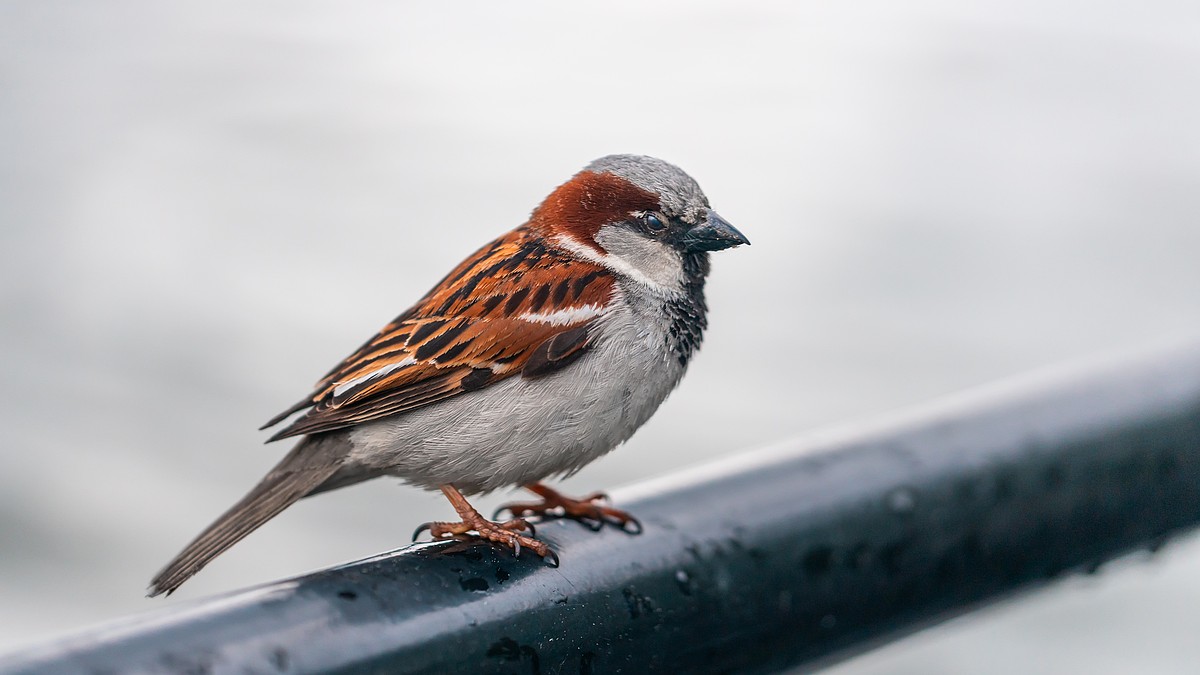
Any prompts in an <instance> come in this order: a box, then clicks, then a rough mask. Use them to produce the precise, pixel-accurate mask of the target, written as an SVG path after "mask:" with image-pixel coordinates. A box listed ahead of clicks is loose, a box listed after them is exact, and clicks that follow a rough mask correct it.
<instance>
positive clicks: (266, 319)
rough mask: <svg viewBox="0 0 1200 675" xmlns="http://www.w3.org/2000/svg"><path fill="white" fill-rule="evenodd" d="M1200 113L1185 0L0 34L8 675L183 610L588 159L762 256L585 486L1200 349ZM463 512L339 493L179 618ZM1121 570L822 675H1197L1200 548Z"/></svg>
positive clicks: (266, 535)
mask: <svg viewBox="0 0 1200 675" xmlns="http://www.w3.org/2000/svg"><path fill="white" fill-rule="evenodd" d="M1198 119H1200V5H1197V4H1196V3H1195V2H1171V1H1167V0H1150V1H1147V2H1133V1H1132V0H1125V1H1117V2H1108V3H1082V2H1065V1H1062V0H1053V1H1049V2H1047V1H1040V2H1033V1H1031V0H1009V1H1006V2H999V1H994V2H975V3H952V2H937V1H933V0H916V1H914V2H908V3H891V2H883V1H882V0H879V1H875V2H865V3H863V2H860V3H839V2H832V1H821V2H804V3H787V4H784V3H777V4H776V3H766V2H738V3H716V2H691V1H689V2H683V1H678V2H663V3H654V4H652V5H648V4H647V3H638V2H607V3H603V4H601V5H595V6H593V7H591V8H585V7H580V6H575V5H571V6H567V5H564V4H562V3H555V2H541V3H522V4H520V5H514V4H510V3H504V4H499V3H490V2H482V1H472V2H461V3H455V5H454V6H453V8H452V9H451V8H448V7H447V6H445V5H440V4H432V3H426V4H423V5H422V4H415V3H388V2H382V1H377V2H365V1H355V2H342V3H296V2H282V1H278V2H263V1H257V2H230V1H228V0H216V1H214V0H207V1H205V2H191V1H189V2H177V3H170V4H167V3H158V2H153V1H151V0H128V1H111V2H94V3H77V2H65V1H60V0H38V1H36V2H33V1H26V2H6V3H3V4H0V313H2V314H0V318H2V322H0V358H2V359H3V375H2V376H0V377H2V378H3V380H2V381H3V385H4V386H3V387H0V649H4V648H9V647H13V646H17V645H20V644H25V643H28V642H29V641H32V640H36V639H40V638H43V637H45V636H48V635H53V634H56V633H61V632H63V631H65V630H68V629H72V628H77V627H80V626H82V625H86V624H90V623H95V622H97V621H101V620H104V619H108V618H113V617H116V616H121V615H126V614H130V613H134V612H138V611H143V610H146V609H150V608H153V607H157V606H162V605H163V604H164V602H163V601H161V600H158V601H150V600H146V599H144V598H143V597H142V594H143V591H144V588H145V586H146V583H147V581H148V580H149V578H150V576H151V575H152V574H153V573H154V572H155V571H157V570H158V568H159V567H160V566H161V565H162V564H163V563H165V562H166V561H167V559H168V558H170V556H172V555H173V554H175V553H176V552H177V551H178V549H179V548H180V547H181V546H182V545H183V544H184V543H186V542H187V541H188V540H190V539H191V538H192V537H193V536H194V535H195V534H196V533H197V532H198V531H199V530H200V528H202V527H203V526H204V525H206V524H207V523H208V522H209V521H210V520H211V519H212V518H213V517H215V516H216V515H217V514H218V513H220V512H221V511H223V510H224V509H225V508H226V507H227V506H229V505H230V504H231V503H232V502H233V501H234V500H236V499H237V498H238V497H240V496H241V494H242V493H243V492H244V491H245V490H246V489H247V488H249V487H250V485H251V484H253V483H254V482H255V481H256V480H257V479H258V478H259V477H260V476H261V474H262V473H264V472H265V471H266V470H267V469H268V468H269V467H270V466H271V465H272V464H273V463H274V462H275V461H276V460H277V459H278V458H279V456H280V455H281V454H282V453H283V452H284V451H285V449H286V448H285V447H283V446H282V445H273V446H269V447H263V446H262V445H261V442H262V441H263V440H264V438H265V436H266V434H265V433H261V432H256V431H255V429H256V428H257V427H258V426H259V425H260V424H261V423H262V422H263V421H265V420H266V419H267V418H269V417H271V416H272V415H274V414H275V413H276V412H278V411H279V410H281V409H283V408H285V407H287V406H288V405H290V404H291V403H292V402H294V401H295V400H296V399H297V398H299V397H300V396H302V395H304V394H305V393H307V392H308V390H309V387H310V386H311V384H312V382H313V381H314V380H315V379H316V378H317V377H319V376H320V375H321V374H323V373H324V372H325V371H326V370H327V369H328V368H329V367H330V366H332V365H333V364H334V363H336V362H337V361H338V360H339V359H341V358H342V357H343V356H345V355H346V354H347V353H348V352H350V351H351V350H352V349H354V348H355V347H357V346H358V345H359V344H360V343H361V342H362V341H363V340H364V339H365V338H366V337H367V336H369V335H370V334H371V333H372V332H374V331H375V330H377V329H378V328H379V327H380V326H382V325H383V324H384V323H386V322H387V321H388V320H390V319H391V318H392V317H393V316H395V315H396V314H398V313H399V312H400V311H401V310H403V309H404V308H405V307H406V306H407V305H408V304H410V303H411V302H413V301H414V300H416V299H417V298H418V297H419V296H420V295H421V294H422V293H424V291H425V290H426V289H427V288H428V287H429V286H430V285H431V284H433V283H434V282H435V281H436V280H437V279H438V278H440V277H441V276H442V274H444V273H445V272H446V271H447V270H448V269H449V268H450V267H451V266H452V265H453V264H455V263H457V262H458V261H459V260H460V259H461V258H462V257H463V256H465V255H466V254H468V253H469V252H471V251H472V250H474V249H475V248H476V247H477V246H479V245H480V244H482V243H483V242H485V241H487V240H488V239H490V238H492V237H494V236H496V235H498V234H500V233H501V232H503V231H505V230H507V229H510V228H511V227H514V226H516V225H518V224H520V223H521V222H522V221H523V220H524V218H525V217H526V216H527V214H528V212H529V211H530V209H531V208H532V207H533V206H535V205H536V204H537V202H538V201H539V200H540V199H541V198H542V197H543V196H544V195H545V194H546V193H547V192H548V191H549V190H550V189H551V188H553V187H554V186H555V185H557V184H559V183H561V182H562V181H563V180H565V179H566V178H568V177H569V176H570V175H571V174H572V173H574V172H575V171H577V170H578V169H580V168H581V167H582V166H583V165H584V164H586V163H587V162H588V161H590V160H591V159H594V158H595V157H598V156H601V155H604V154H608V153H613V152H637V153H645V154H652V155H656V156H659V157H662V158H664V159H667V160H669V161H672V162H675V163H677V164H679V165H680V166H682V167H683V168H684V169H685V170H687V171H688V172H689V173H691V174H692V175H693V176H694V177H696V178H697V179H698V180H699V181H700V183H701V185H702V186H703V187H704V189H705V190H706V192H707V193H708V195H709V197H710V199H711V201H712V203H713V205H714V207H715V208H716V209H717V210H719V211H720V212H721V214H722V215H724V216H725V217H726V218H728V219H729V220H730V221H732V222H733V223H734V224H736V225H737V226H738V227H739V228H740V229H741V230H742V231H744V232H745V233H746V234H747V236H749V238H750V239H751V240H752V241H753V242H754V245H753V246H752V247H749V248H743V249H737V250H734V251H729V252H724V253H721V254H719V255H717V256H716V257H715V260H714V272H713V275H712V277H711V281H710V285H709V288H710V305H711V307H712V313H711V324H712V328H711V330H710V332H709V333H708V335H707V339H706V343H705V346H704V349H703V351H702V353H701V355H700V356H699V358H698V359H696V360H695V362H694V364H693V367H692V371H691V373H690V374H689V375H688V377H687V378H685V380H684V383H683V386H682V387H681V389H680V390H679V391H678V392H677V393H676V394H675V395H674V396H673V397H672V398H671V399H670V401H669V402H668V403H667V404H666V405H665V406H664V407H663V409H662V410H661V412H660V413H659V414H658V415H657V416H656V417H655V418H654V419H653V420H652V421H651V422H650V423H649V424H648V425H647V426H646V427H645V428H644V429H643V430H642V431H641V432H640V433H639V434H638V435H637V436H635V437H634V439H633V440H632V441H631V442H630V443H628V444H627V445H626V446H625V447H623V448H621V449H619V450H618V451H616V452H615V453H613V454H611V455H610V456H608V457H606V458H605V459H603V460H601V461H599V462H597V463H595V464H594V465H592V466H591V467H589V468H588V469H586V470H585V471H583V472H582V473H581V474H579V475H578V476H576V477H575V478H573V479H571V480H570V481H568V483H567V487H568V488H570V489H574V490H577V491H588V490H592V489H599V488H612V487H614V486H618V485H621V484H626V483H631V482H635V481H637V480H638V479H639V478H642V477H646V476H652V475H659V474H663V473H667V472H671V471H673V470H676V469H678V468H680V467H683V466H689V465H694V464H697V463H701V462H704V461H705V460H708V459H711V458H715V457H718V456H723V455H727V454H729V453H734V452H738V451H739V450H743V449H746V448H749V447H754V446H758V445H762V444H765V443H768V442H771V441H775V440H778V439H780V438H785V437H788V436H791V435H795V434H798V433H800V432H802V431H804V430H808V429H812V428H814V427H818V426H821V425H826V424H831V423H835V422H836V423H843V422H847V421H852V420H854V419H860V418H867V417H870V416H871V415H873V414H877V413H880V412H883V411H888V410H892V409H895V408H898V407H903V406H905V405H910V404H915V403H919V402H922V401H925V400H927V399H929V398H932V397H935V396H938V395H943V394H948V393H952V392H955V391H958V390H961V389H963V388H967V387H970V386H973V385H978V384H981V383H985V382H989V381H992V380H994V379H997V378H1001V377H1005V376H1009V375H1012V374H1016V373H1020V372H1023V371H1026V370H1029V369H1032V368H1036V367H1039V366H1043V365H1046V364H1052V363H1057V362H1060V361H1063V360H1069V359H1073V358H1078V357H1086V356H1089V355H1094V354H1098V353H1103V352H1108V351H1111V350H1121V349H1127V348H1136V347H1139V346H1141V345H1145V344H1148V343H1157V342H1162V341H1164V340H1171V339H1181V338H1182V339H1186V338H1187V337H1188V336H1200V263H1198V261H1197V258H1198V251H1200V224H1198V222H1197V220H1198V216H1200V125H1198V124H1197V120H1198ZM718 410H721V411H723V412H721V414H720V415H717V414H715V413H716V411H718ZM731 410H732V413H731V412H730V411H731ZM714 420H720V421H719V422H714ZM504 497H505V495H503V494H497V495H493V496H492V497H489V498H488V499H485V500H482V501H481V504H482V505H483V506H484V507H490V506H492V505H494V504H496V503H498V502H499V501H501V500H502V499H504ZM448 515H449V507H448V506H447V504H446V503H445V502H444V500H443V499H442V498H441V497H439V496H435V495H430V494H425V493H421V492H418V491H417V490H414V489H411V488H405V487H398V486H397V485H396V484H395V481H386V480H380V481H376V482H375V483H372V484H368V485H363V486H358V487H355V488H352V489H348V490H342V491H338V492H334V493H330V494H327V495H322V496H321V497H319V498H317V499H313V500H308V501H306V502H304V503H301V504H298V505H297V506H295V507H293V508H292V509H290V510H289V511H287V512H286V513H284V514H283V515H282V516H280V517H279V518H277V519H276V520H275V521H272V522H271V523H269V524H268V525H267V526H265V527H264V528H263V529H262V530H260V531H259V532H257V533H255V534H254V535H252V536H251V537H250V538H249V539H247V540H246V541H244V542H242V543H241V544H239V545H238V546H237V547H235V548H234V549H233V550H231V551H230V552H229V553H227V554H226V555H224V556H223V557H221V558H220V559H218V560H217V561H216V562H215V563H213V564H212V565H211V566H210V567H209V568H207V569H206V570H205V571H204V572H203V573H202V574H200V575H199V576H198V577H196V579H194V580H193V581H191V582H190V583H189V584H187V585H186V586H184V587H183V589H182V590H181V591H180V592H179V593H178V594H176V596H174V597H172V598H171V599H169V600H167V601H166V602H167V603H170V602H177V601H179V600H181V599H187V598H195V597H201V596H204V595H208V594H212V593H216V592H220V591H225V590H229V589H233V588H237V587H241V586H245V585H249V584H254V583H259V582H263V581H266V580H270V579H276V578H280V577H284V576H288V575H294V574H297V573H300V572H304V571H306V570H310V569H313V568H317V567H321V566H326V565H329V564H332V563H337V562H341V561H345V560H349V559H354V558H358V557H363V556H366V555H369V554H373V553H376V552H378V551H382V550H387V549H390V548H394V547H395V546H397V545H399V544H401V543H403V542H405V541H407V536H408V533H409V532H410V531H411V530H412V527H413V526H414V525H415V524H416V523H420V522H423V521H426V520H431V519H435V518H444V517H446V516H448ZM1112 567H1113V569H1106V570H1105V571H1103V572H1102V573H1101V574H1100V575H1097V576H1096V577H1089V578H1087V579H1076V580H1068V581H1066V582H1064V583H1062V584H1059V585H1057V586H1056V587H1054V588H1053V589H1052V590H1050V591H1049V592H1045V593H1041V594H1038V595H1035V596H1031V597H1029V598H1025V599H1022V600H1019V601H1016V602H1010V603H1006V604H1004V605H1001V606H999V607H995V608H991V609H988V610H986V611H983V612H979V613H977V614H975V615H972V616H969V617H965V618H962V619H960V620H956V621H954V622H951V623H949V624H947V625H944V626H942V627H939V628H937V629H935V630H930V631H926V632H924V633H922V634H920V635H917V636H914V637H912V638H909V639H907V640H905V641H903V642H901V643H898V644H896V645H893V646H890V647H886V648H884V649H882V650H879V651H878V652H875V653H873V654H870V655H867V656H865V657H862V658H859V659H856V660H854V661H851V662H848V663H846V664H843V665H842V666H839V667H837V668H835V669H834V671H833V672H837V673H841V674H844V675H850V674H855V675H860V674H869V673H870V674H873V673H912V674H914V675H916V674H921V675H927V674H930V673H997V674H999V673H1013V672H1030V673H1038V672H1045V673H1049V672H1065V671H1067V670H1072V671H1077V672H1091V673H1114V674H1115V673H1128V672H1132V671H1135V670H1136V671H1138V672H1156V673H1185V672H1189V673H1190V672H1194V670H1195V664H1196V663H1197V662H1200V642H1197V641H1196V640H1195V634H1194V633H1195V630H1194V629H1195V626H1196V624H1197V621H1198V620H1200V609H1197V608H1200V541H1197V540H1195V539H1191V540H1185V541H1182V542H1175V543H1173V544H1171V545H1169V546H1168V547H1167V548H1166V549H1165V550H1164V551H1163V552H1161V553H1160V554H1159V555H1158V556H1156V557H1155V558H1153V559H1152V560H1142V559H1135V560H1131V561H1126V562H1122V563H1119V564H1117V565H1114V566H1112Z"/></svg>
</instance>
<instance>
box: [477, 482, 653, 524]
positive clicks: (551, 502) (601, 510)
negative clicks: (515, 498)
mask: <svg viewBox="0 0 1200 675" xmlns="http://www.w3.org/2000/svg"><path fill="white" fill-rule="evenodd" d="M525 489H526V490H529V491H530V492H532V493H534V494H536V495H538V496H540V497H541V498H542V501H540V502H514V503H512V504H505V505H503V506H501V507H500V508H499V509H497V510H496V514H497V515H499V513H500V512H501V511H506V510H507V511H508V512H509V513H511V514H512V515H513V516H514V517H516V518H520V517H522V516H545V515H547V513H550V512H554V513H550V515H561V516H563V517H566V518H570V519H572V520H578V521H579V522H581V523H583V524H584V525H586V526H587V527H590V528H592V529H593V530H599V529H600V528H601V527H604V523H612V524H613V525H616V526H618V527H620V528H621V529H622V530H625V531H626V532H629V533H631V534H638V533H640V532H641V531H642V524H641V523H640V522H638V519H637V518H634V517H633V516H631V515H629V514H628V513H627V512H625V511H622V510H620V509H614V508H612V507H611V506H605V502H607V501H608V495H606V494H604V493H603V492H593V493H592V494H590V495H587V496H586V497H583V498H582V499H572V498H570V497H567V496H566V495H563V494H562V493H560V492H558V491H557V490H554V489H552V488H550V487H547V486H546V485H544V484H542V483H530V484H529V485H526V486H525Z"/></svg>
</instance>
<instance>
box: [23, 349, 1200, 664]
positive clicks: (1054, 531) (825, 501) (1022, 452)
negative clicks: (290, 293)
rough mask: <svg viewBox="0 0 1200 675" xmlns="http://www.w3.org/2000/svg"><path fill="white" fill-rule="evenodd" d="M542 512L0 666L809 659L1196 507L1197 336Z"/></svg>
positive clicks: (1076, 561) (1116, 547)
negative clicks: (610, 524) (518, 552)
mask: <svg viewBox="0 0 1200 675" xmlns="http://www.w3.org/2000/svg"><path fill="white" fill-rule="evenodd" d="M615 496H616V497H617V499H618V501H619V502H620V505H621V506H622V507H623V508H628V509H629V510H630V511H632V512H633V513H635V514H636V515H637V516H638V517H639V518H641V520H642V523H643V525H644V527H645V532H644V533H643V534H641V535H639V536H631V535H629V534H626V533H623V532H621V531H619V530H616V529H613V528H605V529H604V530H603V531H600V532H591V531H589V530H587V529H585V528H584V527H581V526H580V525H578V524H576V523H571V522H566V521H556V522H548V523H544V524H542V525H541V526H539V528H538V534H539V536H541V537H542V538H544V539H545V540H546V541H548V542H549V543H550V544H551V545H552V546H553V547H554V548H555V550H557V551H558V552H559V554H560V556H561V559H562V564H561V566H560V567H559V568H557V569H556V568H552V567H549V566H547V565H545V564H543V563H542V562H541V561H540V560H539V559H538V558H537V557H536V556H534V555H531V554H529V553H526V554H525V555H523V556H522V557H521V558H520V559H519V560H514V559H513V558H512V557H511V555H509V554H507V553H505V552H503V551H498V550H495V549H493V548H492V547H490V546H488V545H485V544H463V543H459V542H449V543H435V544H423V545H417V546H411V547H407V548H404V549H401V550H399V551H394V552H391V553H386V554H383V555H379V556H377V557H374V558H370V559H367V560H363V561H360V562H355V563H351V564H348V565H343V566H340V567H336V568H333V569H329V570H324V571H321V572H317V573H314V574H311V575H308V576H304V577H300V578H297V579H292V580H289V581H282V582H277V583H272V584H267V585H264V586H260V587H258V588H253V589H250V590H246V591H241V592H236V593H232V594H229V595H226V596H222V597H217V598H213V599H209V600H201V601H197V602H195V603H192V604H188V605H181V606H178V607H173V608H169V609H166V610H161V611H158V612H153V613H150V614H147V615H145V616H143V617H140V618H134V619H131V620H126V621H124V622H121V623H116V624H113V625H111V626H108V627H105V628H101V629H99V630H93V631H90V632H87V633H83V634H81V635H78V636H75V637H71V638H67V639H63V640H60V641H56V642H53V643H49V644H46V645H44V646H40V647H37V648H34V649H31V650H27V651H25V652H21V653H17V654H13V655H10V656H8V657H6V658H0V672H3V673H30V674H33V673H89V674H91V673H135V672H151V673H282V672H287V673H292V672H296V673H334V672H337V673H350V672H353V673H426V672H428V673H460V672H463V673H467V672H469V673H518V672H525V673H610V672H671V673H682V672H687V673H717V672H774V671H778V670H782V669H786V668H789V667H796V666H808V667H813V668H815V667H819V666H820V665H822V664H826V663H829V662H831V661H833V660H837V659H841V658H845V657H846V656H849V655H853V654H855V653H857V652H860V651H863V650H865V649H869V648H871V647H874V646H877V645H878V644H880V642H881V641H884V640H889V639H894V638H895V637H897V636H901V635H904V634H906V633H908V632H911V631H913V630H916V629H919V628H921V627H923V626H927V625H929V624H930V623H931V622H936V621H940V620H943V619H946V618H948V617H952V616H954V615H956V614H959V613H962V612H965V611H968V610H970V609H973V608H975V607H978V606H979V605H980V604H981V603H983V602H985V601H990V600H994V599H997V598H1000V597H1003V596H1006V595H1008V594H1011V593H1013V592H1015V591H1018V590H1022V589H1028V588H1030V587H1035V586H1036V585H1038V584H1043V583H1046V582H1048V581H1050V580H1053V579H1055V578H1058V577H1060V576H1061V575H1063V574H1065V573H1069V572H1072V571H1076V570H1089V569H1094V568H1095V567H1096V566H1098V565H1099V564H1101V563H1102V562H1104V561H1106V560H1108V559H1110V558H1113V557H1114V556H1118V555H1121V554H1123V553H1126V552H1129V551H1131V550H1135V549H1138V548H1142V547H1155V546H1158V545H1160V544H1161V543H1162V542H1163V541H1164V540H1165V539H1166V538H1167V537H1170V536H1171V535H1173V534H1176V533H1178V532H1180V531H1182V530H1185V529H1187V528H1190V527H1193V526H1195V525H1196V524H1197V523H1198V522H1200V346H1192V347H1189V348H1183V349H1175V350H1171V351H1168V352H1156V353H1154V354H1152V355H1149V356H1143V357H1141V358H1137V359H1133V360H1126V361H1123V362H1121V363H1117V364H1108V365H1104V366H1100V367H1097V366H1092V367H1086V368H1082V369H1074V370H1072V371H1067V372H1058V373H1056V374H1049V375H1045V374H1043V375H1037V376H1034V377H1030V378H1023V379H1021V380H1018V381H1015V382H1012V383H1007V384H1002V385H999V386H995V387H990V388H987V389H985V390H982V391H980V392H976V393H969V394H966V395H962V396H958V397H953V398H951V399H949V400H947V401H945V402H944V403H941V404H935V405H932V406H928V407H925V408H923V409H920V410H917V411H914V412H911V413H908V414H905V415H899V416H895V417H893V418H890V419H888V420H884V421H880V422H877V423H874V424H872V425H870V426H869V427H851V428H848V429H845V430H842V431H837V432H831V433H825V434H816V435H813V436H810V437H808V438H805V439H801V440H796V441H791V442H787V443H782V444H780V445H778V446H776V447H773V448H769V449H766V450H762V451H758V452H752V453H748V454H745V455H742V456H739V457H735V458H732V459H729V460H726V461H723V462H720V463H718V464H714V465H710V466H707V467H702V468H699V469H696V470H692V471H688V472H684V473H681V474H678V475H676V476H671V477H667V478H664V479H660V480H655V481H651V482H648V483H645V484H642V485H639V486H635V487H632V488H629V489H626V490H622V491H620V492H619V493H618V494H616V495H615Z"/></svg>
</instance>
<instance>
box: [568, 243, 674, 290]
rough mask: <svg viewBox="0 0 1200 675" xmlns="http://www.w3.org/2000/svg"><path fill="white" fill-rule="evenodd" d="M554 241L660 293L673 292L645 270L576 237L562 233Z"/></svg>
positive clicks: (584, 257)
mask: <svg viewBox="0 0 1200 675" xmlns="http://www.w3.org/2000/svg"><path fill="white" fill-rule="evenodd" d="M554 242H555V243H556V244H558V245H559V246H562V247H563V248H565V249H567V250H568V251H570V252H571V253H574V254H575V255H577V256H579V257H580V258H583V259H584V260H586V261H588V262H593V263H596V264H597V265H603V266H605V267H607V268H608V269H610V270H612V271H614V272H616V273H617V274H622V275H624V276H627V277H629V278H631V279H633V280H634V281H636V282H638V283H639V284H642V285H644V286H647V287H649V288H652V289H654V290H656V291H658V292H660V293H670V292H671V289H669V288H667V287H666V286H663V285H662V284H660V283H658V282H657V281H655V280H653V279H651V278H650V277H648V276H646V273H645V272H643V271H641V270H639V269H638V268H636V267H634V266H633V265H630V264H629V263H627V262H625V261H624V260H621V259H620V258H618V257H616V256H614V255H609V254H607V253H605V254H600V253H597V252H596V249H594V248H592V247H591V246H585V245H583V244H581V243H579V242H577V241H575V240H574V239H572V238H570V237H568V236H565V235H561V234H560V235H558V236H556V237H554Z"/></svg>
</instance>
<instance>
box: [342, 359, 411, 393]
mask: <svg viewBox="0 0 1200 675" xmlns="http://www.w3.org/2000/svg"><path fill="white" fill-rule="evenodd" d="M416 362H417V360H416V359H414V358H413V357H411V356H406V357H405V358H403V359H401V360H399V361H397V362H396V363H390V364H388V365H386V366H384V367H382V368H380V369H379V370H374V371H371V372H369V373H367V374H366V375H361V376H359V377H356V378H354V379H353V380H346V381H345V382H339V383H338V385H337V386H336V387H334V388H333V395H334V396H341V395H342V394H344V393H346V392H347V391H349V390H351V389H353V388H354V387H357V386H358V385H360V384H362V383H363V382H366V381H367V380H373V379H375V378H377V377H383V376H384V375H387V374H388V373H391V372H394V371H397V370H399V369H401V368H403V367H405V366H411V365H412V364H414V363H416Z"/></svg>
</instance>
